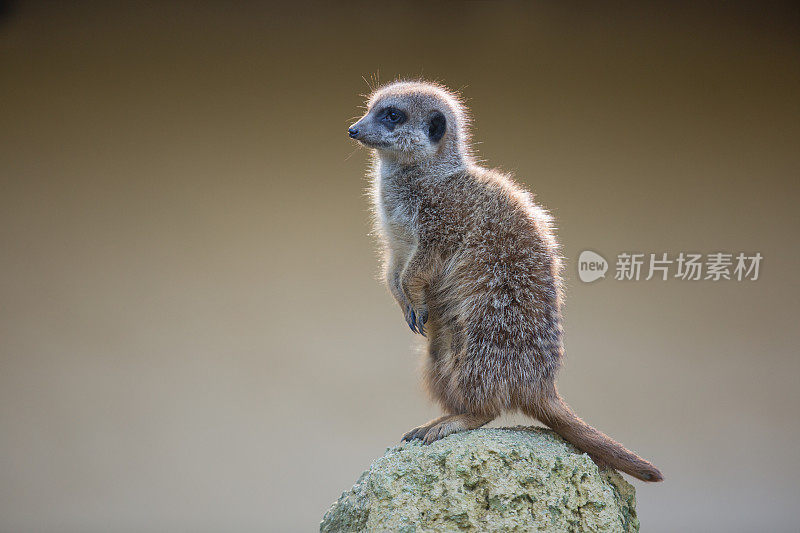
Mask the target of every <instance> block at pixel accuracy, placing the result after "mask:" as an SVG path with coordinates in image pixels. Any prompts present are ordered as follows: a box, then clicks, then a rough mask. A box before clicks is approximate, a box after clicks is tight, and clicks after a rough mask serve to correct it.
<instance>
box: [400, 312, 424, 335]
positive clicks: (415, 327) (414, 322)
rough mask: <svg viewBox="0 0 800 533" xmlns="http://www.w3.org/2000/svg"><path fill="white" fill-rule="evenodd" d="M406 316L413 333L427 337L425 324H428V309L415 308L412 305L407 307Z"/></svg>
mask: <svg viewBox="0 0 800 533" xmlns="http://www.w3.org/2000/svg"><path fill="white" fill-rule="evenodd" d="M404 314H405V317H406V322H407V323H408V327H410V328H411V331H413V332H414V333H419V334H420V335H422V336H423V337H425V336H426V335H425V323H426V322H428V307H427V306H426V305H422V306H417V307H416V308H415V307H414V306H412V305H406V308H405V312H404Z"/></svg>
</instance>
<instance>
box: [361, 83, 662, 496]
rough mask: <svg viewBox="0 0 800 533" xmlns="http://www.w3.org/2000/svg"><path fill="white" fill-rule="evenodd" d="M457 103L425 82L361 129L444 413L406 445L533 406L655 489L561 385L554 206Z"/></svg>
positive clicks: (384, 229) (395, 97) (648, 469)
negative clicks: (502, 160) (500, 161)
mask: <svg viewBox="0 0 800 533" xmlns="http://www.w3.org/2000/svg"><path fill="white" fill-rule="evenodd" d="M468 125H469V123H468V116H467V110H466V108H465V106H464V105H463V103H462V102H461V100H460V98H459V97H458V95H456V94H455V93H453V92H452V91H450V90H448V89H447V88H445V87H443V86H441V85H437V84H433V83H429V82H424V81H396V82H393V83H390V84H388V85H385V86H383V87H381V88H379V89H377V90H375V91H374V92H373V93H372V94H371V95H370V97H369V100H368V101H367V112H366V114H365V115H364V116H363V117H362V118H361V119H360V120H358V122H356V123H355V124H353V125H352V126H351V127H350V128H349V130H348V133H349V135H350V137H352V138H353V139H356V140H357V141H358V142H359V143H361V144H362V145H364V146H366V147H368V148H370V149H372V150H373V169H372V172H371V174H372V196H373V202H374V211H375V219H376V226H377V229H378V234H379V235H380V240H381V242H382V244H383V248H384V252H385V253H384V258H385V260H384V271H385V279H386V283H387V284H388V287H389V290H390V291H391V293H392V295H393V296H394V298H395V300H397V303H398V304H399V305H400V309H401V310H402V312H403V314H404V317H405V320H406V322H407V323H408V326H409V327H410V328H411V330H412V331H413V332H414V333H419V334H421V335H424V336H427V354H426V356H425V369H424V382H425V386H426V388H427V390H428V392H429V394H430V395H431V397H432V398H433V399H434V400H435V401H436V402H438V403H439V405H440V406H441V408H442V410H443V411H444V413H445V414H444V416H442V417H440V418H436V419H435V420H431V421H430V422H428V423H426V424H423V425H421V426H419V427H416V428H414V429H412V430H411V431H409V432H408V433H406V434H405V435H404V436H403V440H406V441H409V440H413V439H421V440H422V441H423V442H424V443H426V444H429V443H431V442H434V441H436V440H438V439H441V438H443V437H446V436H447V435H450V434H452V433H455V432H458V431H466V430H470V429H475V428H479V427H481V426H483V425H485V424H487V423H489V422H490V421H492V420H493V419H495V418H496V417H497V416H499V415H500V414H501V413H503V412H506V411H510V412H515V411H522V412H523V413H525V414H526V415H528V416H531V417H533V418H536V419H538V420H540V421H541V422H543V423H544V424H546V425H547V426H549V427H550V428H552V429H553V430H555V431H556V432H557V433H558V434H559V435H561V436H562V437H563V438H564V439H566V440H567V441H569V442H570V443H572V444H573V445H575V446H576V447H577V448H579V449H580V450H582V451H584V452H586V453H588V454H589V455H590V457H592V459H594V460H595V462H596V463H597V464H598V465H600V466H601V467H608V466H610V467H613V468H616V469H618V470H621V471H623V472H627V473H628V474H630V475H632V476H634V477H636V478H639V479H641V480H644V481H661V480H662V479H663V478H662V475H661V472H659V470H658V469H657V468H656V467H655V466H653V465H652V464H651V463H649V462H647V461H645V460H644V459H642V458H641V457H639V456H637V455H636V454H634V453H633V452H631V451H629V450H627V449H626V448H624V447H623V446H622V445H621V444H619V443H618V442H616V441H614V440H613V439H611V438H610V437H608V436H607V435H605V434H603V433H601V432H600V431H598V430H596V429H595V428H593V427H591V426H590V425H588V424H586V423H585V422H584V421H583V420H581V419H580V418H579V417H578V416H577V415H576V414H575V413H574V412H573V411H572V409H571V408H570V407H569V406H568V405H567V404H566V403H565V402H564V400H563V399H562V398H561V396H560V395H559V393H558V391H557V389H556V373H557V372H558V370H559V368H560V366H561V361H562V358H563V357H564V347H563V342H562V337H563V329H562V314H561V307H562V300H563V289H562V280H561V273H560V272H561V258H560V255H559V247H558V243H557V242H556V239H555V236H554V234H553V229H552V219H551V217H550V215H549V213H548V212H547V211H545V210H544V209H543V208H542V207H541V206H539V205H538V204H536V203H534V201H533V199H532V197H531V195H530V194H529V193H528V192H526V191H525V190H524V189H522V188H521V187H520V186H518V185H517V184H516V183H515V182H514V181H513V180H512V178H511V177H510V176H509V175H507V174H504V173H502V172H500V171H498V170H492V169H487V168H483V167H482V166H480V165H479V164H478V163H477V162H476V161H475V159H474V157H473V153H472V150H471V147H470V146H471V145H470V137H469V130H468Z"/></svg>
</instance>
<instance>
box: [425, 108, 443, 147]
mask: <svg viewBox="0 0 800 533" xmlns="http://www.w3.org/2000/svg"><path fill="white" fill-rule="evenodd" d="M446 130H447V119H446V118H444V115H443V114H442V113H441V112H440V111H437V112H435V113H434V114H433V115H432V116H431V119H430V122H428V138H429V139H430V140H431V142H432V143H438V142H439V141H441V140H442V137H444V132H445V131H446Z"/></svg>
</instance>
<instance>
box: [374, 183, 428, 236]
mask: <svg viewBox="0 0 800 533" xmlns="http://www.w3.org/2000/svg"><path fill="white" fill-rule="evenodd" d="M376 209H377V214H378V221H379V225H380V229H381V231H382V233H383V234H384V237H385V238H386V240H387V241H388V242H389V243H390V244H397V245H403V244H406V245H409V244H413V243H415V242H416V241H417V234H418V228H417V216H416V213H415V210H414V207H413V205H412V204H411V203H410V202H408V201H406V199H405V198H402V197H398V195H396V194H391V192H390V193H384V192H382V193H381V194H380V195H379V196H378V201H377V206H376Z"/></svg>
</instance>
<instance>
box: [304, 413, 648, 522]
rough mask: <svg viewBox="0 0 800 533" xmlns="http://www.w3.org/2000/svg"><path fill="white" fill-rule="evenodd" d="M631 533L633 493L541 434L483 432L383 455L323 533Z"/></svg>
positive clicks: (335, 508)
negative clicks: (358, 532) (397, 532)
mask: <svg viewBox="0 0 800 533" xmlns="http://www.w3.org/2000/svg"><path fill="white" fill-rule="evenodd" d="M460 530H463V531H537V530H538V531H592V532H601V531H602V532H605V531H608V532H612V531H613V532H631V531H638V530H639V520H638V519H637V517H636V493H635V491H634V488H633V487H632V486H631V485H630V484H629V483H627V482H626V481H625V480H624V479H622V477H621V476H620V475H619V474H618V473H617V472H615V471H599V470H598V468H597V465H595V464H594V462H593V461H592V460H591V459H590V458H589V456H588V455H586V454H583V453H580V452H579V451H578V450H577V449H575V448H574V447H573V446H571V445H570V444H568V443H567V442H565V441H564V440H563V439H561V437H559V436H558V435H556V434H555V433H553V432H552V431H550V430H546V429H542V428H523V427H518V428H503V429H495V428H484V429H477V430H474V431H468V432H464V433H457V434H455V435H451V436H449V437H447V438H445V439H442V440H440V441H438V442H435V443H433V444H431V445H429V446H424V445H422V444H421V443H420V442H419V441H414V442H411V443H407V444H403V445H401V446H396V447H394V448H389V449H387V451H386V454H385V455H384V456H383V457H381V458H380V459H378V460H376V461H375V462H374V463H372V465H371V466H370V468H369V469H368V470H367V471H366V472H364V473H363V474H362V475H361V477H360V478H358V481H356V484H355V485H354V486H353V488H352V489H350V490H349V491H347V492H345V493H344V494H342V496H341V497H340V498H339V500H338V501H336V503H334V504H333V505H332V506H331V508H330V509H329V510H328V512H327V513H325V517H324V518H323V519H322V523H321V524H320V531H323V532H350V531H400V532H417V533H418V532H423V531H460Z"/></svg>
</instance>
